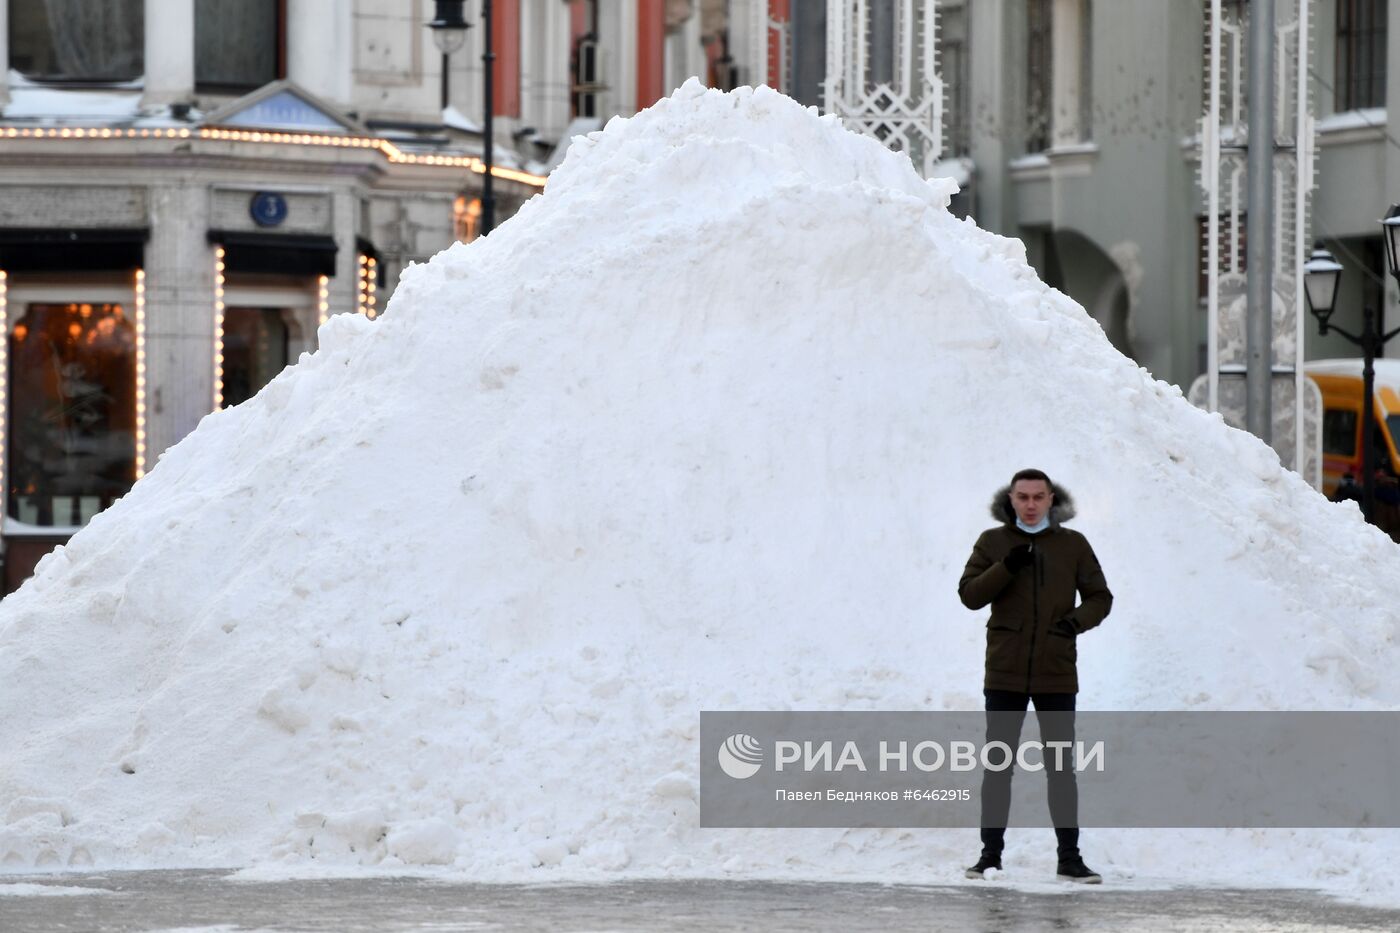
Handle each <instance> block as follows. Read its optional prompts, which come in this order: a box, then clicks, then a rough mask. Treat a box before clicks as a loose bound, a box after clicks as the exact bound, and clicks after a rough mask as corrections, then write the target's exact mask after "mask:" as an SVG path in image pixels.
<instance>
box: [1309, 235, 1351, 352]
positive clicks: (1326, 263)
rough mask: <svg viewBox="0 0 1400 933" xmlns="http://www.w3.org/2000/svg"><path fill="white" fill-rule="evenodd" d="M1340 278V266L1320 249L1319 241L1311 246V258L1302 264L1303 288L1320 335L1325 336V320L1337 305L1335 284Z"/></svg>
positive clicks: (1329, 254)
mask: <svg viewBox="0 0 1400 933" xmlns="http://www.w3.org/2000/svg"><path fill="white" fill-rule="evenodd" d="M1341 277H1342V264H1341V263H1339V262H1337V260H1336V259H1335V258H1333V256H1332V254H1331V253H1329V252H1327V250H1325V249H1323V248H1322V243H1321V241H1319V242H1317V243H1314V244H1313V251H1312V257H1311V258H1310V259H1309V260H1308V261H1307V262H1305V263H1303V288H1304V290H1306V291H1307V293H1308V307H1309V308H1311V309H1312V313H1313V317H1315V318H1317V323H1318V325H1319V328H1320V332H1321V334H1322V335H1323V336H1324V337H1325V336H1326V335H1327V320H1328V318H1330V317H1331V316H1332V311H1333V309H1334V308H1335V306H1336V303H1337V283H1338V281H1339V280H1340V279H1341Z"/></svg>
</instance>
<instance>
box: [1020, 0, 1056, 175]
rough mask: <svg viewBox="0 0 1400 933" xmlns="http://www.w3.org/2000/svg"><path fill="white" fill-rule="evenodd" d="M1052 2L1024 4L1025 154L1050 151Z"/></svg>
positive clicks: (1029, 0) (1034, 0) (1039, 0)
mask: <svg viewBox="0 0 1400 933" xmlns="http://www.w3.org/2000/svg"><path fill="white" fill-rule="evenodd" d="M1051 2H1052V0H1026V151H1027V152H1044V151H1045V150H1046V149H1049V148H1050V103H1051V102H1050V95H1051V75H1052V73H1053V52H1054V47H1053V44H1052V43H1053V35H1052V31H1051V28H1050V6H1051Z"/></svg>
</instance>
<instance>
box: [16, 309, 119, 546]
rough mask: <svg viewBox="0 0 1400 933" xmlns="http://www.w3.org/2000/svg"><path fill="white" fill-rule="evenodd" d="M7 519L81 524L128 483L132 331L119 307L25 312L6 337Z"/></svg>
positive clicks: (53, 524)
mask: <svg viewBox="0 0 1400 933" xmlns="http://www.w3.org/2000/svg"><path fill="white" fill-rule="evenodd" d="M9 354H10V355H9V362H10V386H9V389H10V392H9V398H10V413H9V418H8V425H9V437H8V464H9V466H8V472H7V474H6V476H7V479H8V483H9V489H8V491H7V492H8V495H7V497H6V499H7V502H6V510H7V513H8V514H9V516H10V517H11V518H13V519H18V520H19V521H22V522H26V523H28V524H31V525H45V526H72V525H85V524H87V522H88V521H89V520H90V519H91V518H92V517H93V516H94V515H96V514H97V513H98V512H99V511H101V510H102V509H105V508H106V507H107V506H109V505H111V504H112V503H113V502H114V501H115V500H117V499H119V498H120V497H121V496H122V495H124V494H125V493H126V492H127V491H128V490H129V489H131V485H132V483H133V482H134V481H135V478H136V328H135V327H134V326H133V324H132V321H131V317H130V314H129V313H128V310H127V309H126V308H124V307H123V306H122V305H119V304H31V305H29V306H28V307H27V309H26V310H25V313H24V316H23V317H21V318H19V319H18V320H17V321H16V322H15V324H14V326H13V327H12V328H11V330H10V335H9Z"/></svg>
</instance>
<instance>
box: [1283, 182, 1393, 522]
mask: <svg viewBox="0 0 1400 933" xmlns="http://www.w3.org/2000/svg"><path fill="white" fill-rule="evenodd" d="M1397 227H1400V210H1397V207H1391V209H1390V213H1389V214H1387V215H1386V218H1385V219H1384V220H1382V221H1381V229H1382V230H1383V231H1384V232H1385V248H1386V255H1387V257H1388V258H1387V261H1388V262H1389V263H1390V274H1391V275H1393V276H1395V279H1396V281H1397V282H1400V266H1397V264H1396V258H1397V257H1396V245H1397V244H1396V239H1397V237H1398V236H1400V231H1397ZM1341 275H1342V267H1341V265H1340V264H1339V263H1338V262H1337V261H1336V260H1335V259H1333V258H1332V254H1331V253H1329V252H1327V250H1325V249H1323V248H1322V244H1321V243H1318V244H1316V246H1315V247H1314V248H1313V254H1312V258H1311V259H1309V260H1308V261H1307V262H1306V263H1304V264H1303V290H1304V291H1305V292H1307V296H1308V307H1309V308H1310V309H1311V310H1312V313H1313V317H1315V318H1317V332H1318V334H1319V335H1322V336H1326V334H1327V333H1328V332H1329V331H1336V332H1337V333H1339V334H1341V335H1342V336H1343V337H1345V338H1346V339H1347V340H1348V341H1350V342H1351V343H1352V344H1354V345H1355V346H1358V347H1360V348H1361V359H1362V363H1361V512H1362V514H1364V515H1365V516H1366V521H1368V522H1369V521H1372V519H1373V518H1374V516H1375V509H1376V424H1375V421H1376V367H1375V362H1376V355H1377V354H1378V353H1380V352H1381V350H1382V349H1383V348H1384V347H1385V343H1386V341H1387V340H1389V339H1390V338H1392V337H1394V336H1395V335H1396V334H1400V327H1397V328H1396V329H1395V330H1392V331H1391V332H1390V333H1388V334H1383V333H1381V332H1380V331H1379V330H1378V329H1377V328H1376V312H1375V311H1374V310H1372V309H1371V308H1364V309H1363V310H1362V315H1361V333H1360V334H1359V335H1357V334H1353V333H1351V332H1350V331H1348V330H1346V329H1344V328H1341V327H1338V326H1337V325H1336V324H1333V323H1331V320H1330V319H1331V317H1332V312H1333V311H1334V310H1335V305H1336V300H1337V286H1338V284H1339V283H1340V281H1341ZM1382 300H1384V296H1382Z"/></svg>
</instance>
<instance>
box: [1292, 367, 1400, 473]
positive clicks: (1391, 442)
mask: <svg viewBox="0 0 1400 933" xmlns="http://www.w3.org/2000/svg"><path fill="white" fill-rule="evenodd" d="M1361 365H1362V361H1361V360H1359V359H1356V360H1315V361H1313V362H1311V363H1307V364H1306V365H1305V366H1304V372H1305V373H1307V375H1308V378H1310V379H1312V381H1313V382H1316V383H1317V387H1318V388H1319V389H1321V390H1322V491H1323V492H1324V493H1325V494H1326V495H1327V496H1329V497H1330V496H1331V495H1332V493H1333V492H1334V491H1336V488H1337V484H1338V483H1339V482H1341V479H1342V474H1344V473H1350V474H1351V475H1352V476H1353V477H1355V478H1356V481H1357V482H1358V483H1360V482H1361V481H1362V476H1361V411H1362V409H1361V402H1362V398H1363V392H1362V390H1361ZM1375 370H1376V381H1375V393H1374V394H1375V417H1376V421H1375V425H1374V427H1373V430H1374V431H1375V436H1376V463H1378V464H1384V463H1386V462H1389V463H1390V464H1391V469H1394V468H1395V465H1396V464H1400V449H1397V446H1396V439H1397V437H1400V360H1376V361H1375Z"/></svg>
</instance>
